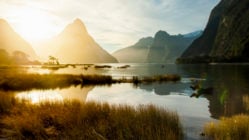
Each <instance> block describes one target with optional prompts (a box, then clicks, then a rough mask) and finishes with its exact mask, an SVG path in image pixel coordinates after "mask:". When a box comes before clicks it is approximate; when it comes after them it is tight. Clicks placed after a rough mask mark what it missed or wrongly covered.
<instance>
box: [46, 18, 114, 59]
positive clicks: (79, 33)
mask: <svg viewBox="0 0 249 140" xmlns="http://www.w3.org/2000/svg"><path fill="white" fill-rule="evenodd" d="M45 46H46V47H47V48H48V50H49V48H50V49H51V51H48V52H49V55H52V56H54V57H56V58H58V59H59V61H60V62H61V63H78V64H82V63H116V62H118V61H117V60H116V59H115V58H114V57H113V56H111V55H110V54H109V53H108V52H106V51H105V50H104V49H102V48H101V47H100V46H99V45H98V44H97V43H96V42H95V41H94V39H93V38H92V37H91V36H90V35H89V34H88V32H87V29H86V27H85V25H84V23H83V22H82V21H81V20H80V19H76V20H74V22H73V23H71V24H69V25H67V26H66V28H65V29H64V30H63V31H62V32H61V33H60V34H59V35H57V36H56V37H54V38H53V39H51V40H50V41H49V42H47V43H46V44H45Z"/></svg>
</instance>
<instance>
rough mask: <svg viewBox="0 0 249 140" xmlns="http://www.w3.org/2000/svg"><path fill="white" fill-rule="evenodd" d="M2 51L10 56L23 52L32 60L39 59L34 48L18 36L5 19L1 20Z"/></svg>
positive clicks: (0, 43) (0, 45)
mask: <svg viewBox="0 0 249 140" xmlns="http://www.w3.org/2000/svg"><path fill="white" fill-rule="evenodd" d="M0 49H1V50H4V51H6V53H8V54H9V55H12V54H13V53H14V52H16V51H21V52H23V53H25V54H27V55H28V57H29V58H30V59H33V60H34V59H37V58H38V57H37V55H36V53H35V51H34V49H33V48H32V46H31V45H30V44H29V43H28V42H27V41H25V40H24V39H23V38H22V37H21V36H20V35H18V34H17V33H16V32H15V31H14V30H13V29H12V28H11V26H10V25H9V24H8V23H7V21H5V20H4V19H0Z"/></svg>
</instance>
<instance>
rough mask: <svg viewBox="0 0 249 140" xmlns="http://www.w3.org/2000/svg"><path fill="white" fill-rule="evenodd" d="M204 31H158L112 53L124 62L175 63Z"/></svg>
mask: <svg viewBox="0 0 249 140" xmlns="http://www.w3.org/2000/svg"><path fill="white" fill-rule="evenodd" d="M201 33H202V31H196V32H192V33H189V34H184V35H181V34H179V35H169V34H168V33H167V32H165V31H158V32H157V33H156V34H155V37H154V38H152V37H146V38H142V39H140V40H139V41H138V42H137V43H136V44H134V45H132V46H130V47H126V48H123V49H120V50H117V51H116V52H114V53H113V54H112V55H113V56H114V57H116V58H117V59H118V61H119V62H123V63H148V62H159V63H165V62H168V63H173V62H174V61H175V59H176V58H177V57H179V56H180V55H181V53H182V52H183V51H184V50H185V49H186V47H187V46H188V45H190V43H191V42H192V41H193V40H194V39H196V38H197V37H199V36H200V34H201Z"/></svg>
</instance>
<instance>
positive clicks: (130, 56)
mask: <svg viewBox="0 0 249 140" xmlns="http://www.w3.org/2000/svg"><path fill="white" fill-rule="evenodd" d="M152 43H153V38H152V37H146V38H142V39H140V40H139V41H138V42H137V43H136V44H134V45H132V46H130V47H127V48H123V49H120V50H118V51H116V52H114V53H113V54H112V55H113V56H114V57H115V58H117V59H118V61H119V62H122V63H133V62H134V63H144V62H146V60H147V55H148V51H149V47H150V46H151V44H152Z"/></svg>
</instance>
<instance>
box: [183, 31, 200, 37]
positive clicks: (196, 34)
mask: <svg viewBox="0 0 249 140" xmlns="http://www.w3.org/2000/svg"><path fill="white" fill-rule="evenodd" d="M202 33H203V31H202V30H198V31H194V32H191V33H187V34H184V35H183V36H184V37H196V36H199V35H201V34H202Z"/></svg>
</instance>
